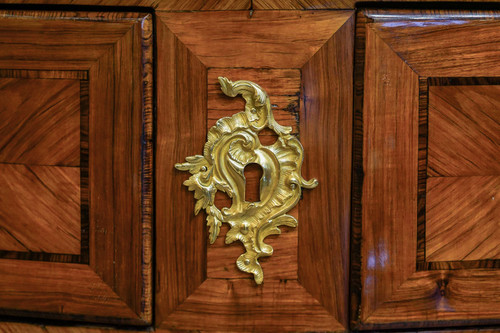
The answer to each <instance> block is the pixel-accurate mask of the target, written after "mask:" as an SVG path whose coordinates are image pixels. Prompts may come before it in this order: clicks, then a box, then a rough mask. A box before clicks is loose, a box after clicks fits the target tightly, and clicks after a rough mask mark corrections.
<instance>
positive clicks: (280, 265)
mask: <svg viewBox="0 0 500 333" xmlns="http://www.w3.org/2000/svg"><path fill="white" fill-rule="evenodd" d="M282 14H283V13H279V12H261V13H257V12H255V13H254V15H253V16H252V18H251V19H249V18H248V17H247V16H246V13H241V12H232V13H218V12H217V13H216V12H214V13H160V14H159V20H158V41H159V44H158V53H159V57H160V58H162V59H166V60H165V61H164V62H162V63H159V65H160V68H159V72H158V73H159V74H158V75H159V76H158V91H159V92H160V93H159V96H158V97H159V99H158V100H159V102H158V105H159V109H158V150H157V159H156V162H157V164H156V165H157V180H158V184H159V185H158V186H159V187H158V188H157V202H159V204H158V210H157V217H158V218H157V221H158V224H157V232H158V234H157V248H158V251H157V262H158V269H157V303H156V304H157V322H156V325H157V327H158V329H159V330H160V331H161V330H167V331H176V330H179V329H185V330H216V331H220V330H225V331H234V330H243V331H249V330H253V331H259V332H260V331H276V330H280V331H281V330H284V331H310V330H327V331H336V330H345V329H346V322H347V317H346V316H347V312H346V309H347V294H346V287H347V274H346V272H347V263H348V260H347V252H346V251H347V248H348V240H347V238H348V220H349V181H348V179H349V177H350V143H351V141H350V128H351V122H350V117H351V111H350V108H349V106H350V100H351V98H352V88H351V85H350V84H349V82H351V81H350V80H351V75H352V74H351V73H352V59H351V58H352V53H350V51H349V50H350V46H352V34H353V30H352V29H353V26H352V24H353V21H352V18H351V16H352V12H349V13H346V12H315V13H303V12H302V13H300V12H291V13H288V14H286V15H282ZM313 21H315V22H313ZM195 22H196V24H193V25H191V26H189V25H187V24H188V23H195ZM236 24H240V25H239V26H238V28H237V29H236V28H235V29H233V28H232V27H235V26H236ZM292 26H293V27H294V29H295V30H297V27H298V26H302V27H303V30H300V29H298V30H297V31H298V36H294V38H295V42H294V44H293V47H286V48H285V45H288V46H290V45H292V44H291V42H290V41H289V38H291V35H290V30H289V28H290V27H292ZM287 29H288V30H287ZM314 29H316V30H317V31H315V30H314ZM305 31H308V32H309V33H308V34H309V35H308V36H307V38H306V37H305V35H306V33H305ZM264 32H265V34H264ZM327 32H328V33H327ZM313 33H314V38H313V39H314V40H313V41H312V43H311V44H307V43H309V42H308V41H309V40H311V34H313ZM323 35H324V36H323ZM205 36H206V37H205ZM316 36H320V37H316ZM228 38H231V43H227V41H226V42H222V40H224V39H228ZM209 41H210V42H209ZM214 41H215V44H214ZM315 43H317V45H316V44H315ZM306 44H307V45H306ZM313 44H314V46H312V47H310V46H309V45H313ZM221 48H225V49H226V50H229V48H230V49H231V51H230V53H228V54H226V53H221ZM273 48H274V49H273ZM279 48H281V50H280V49H279ZM262 50H263V52H261V51H262ZM267 50H270V51H269V52H268V51H267ZM240 51H241V53H240ZM317 51H319V53H318V54H316V55H314V56H313V54H314V53H316V52H317ZM245 52H246V53H245ZM259 52H260V53H259ZM308 61H310V62H308ZM304 64H305V65H304ZM303 65H304V66H303ZM302 66H303V67H302ZM207 67H208V69H207ZM300 67H302V68H300ZM330 67H331V68H330ZM306 72H307V75H308V76H307V80H305V77H304V73H306ZM218 76H227V77H229V78H230V79H231V80H238V79H245V80H252V81H254V82H256V83H258V84H259V85H261V86H262V87H263V88H264V89H266V90H267V92H268V93H269V95H270V97H271V103H272V104H276V106H277V107H276V108H275V109H276V114H278V115H279V116H280V120H279V121H280V123H285V124H289V125H292V126H293V127H294V134H300V137H301V140H302V139H303V140H304V141H303V142H304V144H308V146H307V147H309V148H307V147H306V148H305V160H306V161H308V159H310V162H309V163H310V164H307V166H306V165H304V168H303V173H304V174H305V176H306V177H307V178H312V177H318V178H321V179H322V180H321V181H323V185H320V186H324V191H323V192H321V193H322V195H324V196H325V197H328V198H329V200H332V201H334V200H337V199H338V200H339V201H340V202H332V203H331V204H330V206H325V207H324V208H323V204H322V203H321V202H322V200H318V199H317V198H318V197H316V200H315V201H314V202H315V204H314V207H313V208H312V209H311V210H310V211H309V212H310V214H309V215H310V216H307V214H305V215H302V213H300V209H298V210H297V209H294V210H293V211H292V214H294V215H296V216H297V215H300V216H298V220H299V226H298V229H285V228H283V231H282V232H283V233H282V234H281V235H280V236H278V237H269V243H270V244H272V246H273V247H274V250H275V252H274V254H273V256H272V257H270V258H267V259H264V260H263V261H262V265H263V267H264V274H265V276H266V278H265V280H264V283H263V285H262V286H257V285H255V282H254V281H253V280H252V278H251V276H248V275H246V274H243V273H241V272H240V271H239V270H237V269H236V267H235V263H234V262H235V259H236V258H237V256H238V255H239V254H241V246H240V245H239V244H233V245H232V246H227V245H223V240H224V239H223V236H224V233H225V232H226V230H227V227H225V226H224V227H223V228H222V231H221V235H220V236H219V238H218V239H217V241H216V243H215V244H213V245H207V241H206V232H205V231H204V230H203V229H205V228H204V224H205V222H204V220H205V216H203V215H201V214H200V216H197V217H194V216H193V213H192V211H193V207H194V201H193V196H192V193H191V192H189V191H187V189H186V188H185V187H183V186H182V182H183V181H184V180H185V179H186V178H187V177H186V175H185V174H183V173H179V172H176V171H174V169H173V165H174V163H176V162H180V161H183V160H184V158H185V157H186V156H190V155H194V154H200V153H201V149H202V147H203V144H204V143H205V140H206V131H207V129H208V128H210V126H212V124H213V121H215V119H216V118H220V117H221V116H229V115H231V114H234V113H236V112H240V111H242V110H243V107H244V102H243V101H242V100H240V99H238V98H235V99H231V98H227V97H224V96H223V95H222V93H221V92H220V87H219V85H218V82H217V77H218ZM327 87H328V88H331V87H333V88H334V89H333V91H334V92H333V93H332V91H331V90H330V89H328V88H327ZM299 98H300V99H301V100H302V101H301V100H299ZM323 98H324V100H325V102H322V99H323ZM274 101H276V102H274ZM306 101H307V102H306ZM290 105H291V107H289V106H290ZM303 105H306V107H307V108H309V110H310V112H311V114H310V115H309V117H311V118H310V119H311V124H310V125H307V122H302V120H301V118H302V117H303V116H306V115H303V114H302V113H301V112H302V110H306V109H304V108H303ZM287 108H288V109H293V112H290V111H291V110H290V111H289V110H286V111H285V112H283V111H284V110H283V109H287ZM291 113H293V117H292V116H291ZM211 114H212V115H213V116H211ZM172 128H176V129H179V131H177V130H176V131H175V132H172V131H171V129H172ZM303 128H306V129H307V130H308V133H310V134H309V135H307V137H310V138H309V139H307V138H302V132H301V131H302V129H303ZM318 130H319V131H320V133H322V135H325V136H326V137H327V140H328V141H327V142H328V143H330V144H331V146H328V145H324V140H325V139H324V138H323V137H320V136H318V133H317V132H318ZM263 136H265V135H261V136H260V137H261V139H262V137H263ZM339 138H342V144H341V145H340V146H338V142H337V140H339ZM323 146H324V148H318V147H323ZM337 146H338V148H337ZM197 147H198V148H197ZM308 149H309V150H311V151H312V153H311V155H309V153H308ZM315 155H318V156H319V157H316V156H315ZM339 156H340V157H339ZM315 158H320V162H319V163H318V162H317V160H316V161H315ZM337 158H338V160H337ZM332 161H333V162H334V169H335V171H334V172H333V173H331V167H330V166H328V163H330V162H332ZM316 164H319V166H316ZM309 168H310V169H311V170H312V172H311V171H310V170H309ZM245 175H246V177H248V178H247V180H248V185H249V187H250V188H249V189H248V190H249V192H248V193H246V194H249V195H250V196H251V197H253V198H254V199H257V197H258V191H259V190H258V188H257V187H256V186H255V185H258V183H259V176H258V171H257V170H254V171H252V170H250V171H248V172H245ZM340 178H342V179H343V180H340ZM329 188H333V191H331V192H335V193H333V194H326V193H327V192H325V191H327V189H329ZM317 190H318V189H315V190H313V191H305V192H304V198H306V197H307V196H308V195H309V194H310V193H314V191H317ZM338 191H341V192H342V193H337V192H338ZM345 194H347V197H345V196H344V195H345ZM342 198H345V199H344V201H342V200H343V199H342ZM216 204H217V205H218V206H222V205H227V204H228V201H227V199H224V198H222V196H220V197H216ZM172 207H174V208H172ZM301 207H302V206H301ZM332 207H333V208H332ZM337 208H338V209H339V211H338V212H337V213H335V214H336V215H335V216H334V217H332V218H331V219H330V220H329V215H328V214H329V212H328V209H337ZM302 219H304V222H301V220H302ZM302 223H304V224H302ZM302 225H304V227H302ZM303 229H304V230H303ZM307 229H313V231H308V230H307ZM323 231H325V232H328V233H330V232H331V234H328V235H322V234H321V233H322V232H323ZM337 231H338V233H337ZM339 234H340V235H339ZM301 237H305V238H306V239H309V240H310V239H311V237H317V238H318V239H320V238H321V237H323V238H321V239H322V241H318V242H315V244H314V246H311V245H309V243H308V244H307V245H306V244H305V243H303V244H302V246H304V247H306V248H304V249H302V250H301V245H300V242H301ZM323 240H324V242H323ZM310 243H313V242H312V241H311V242H310ZM301 251H302V252H301ZM314 251H316V253H314ZM342 251H344V252H342ZM300 253H302V255H303V256H304V257H303V258H301V255H300ZM342 256H343V257H342ZM310 258H312V259H311V262H308V260H309V259H310ZM330 263H331V264H330ZM301 265H304V267H302V268H301V267H300V266H301ZM335 269H338V271H334V270H335ZM323 272H324V273H323ZM301 274H302V275H301ZM322 277H323V278H322ZM318 278H320V279H321V281H320V282H321V283H318ZM266 281H267V282H266ZM292 304H293V307H294V308H295V309H296V310H295V311H294V314H293V315H292V314H291V312H290V311H291V310H288V309H291V308H290V306H291V305H292ZM297 309H298V310H297ZM304 311H305V312H304ZM303 313H304V314H306V315H303Z"/></svg>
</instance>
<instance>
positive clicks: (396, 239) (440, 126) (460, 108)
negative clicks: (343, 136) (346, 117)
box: [351, 10, 500, 329]
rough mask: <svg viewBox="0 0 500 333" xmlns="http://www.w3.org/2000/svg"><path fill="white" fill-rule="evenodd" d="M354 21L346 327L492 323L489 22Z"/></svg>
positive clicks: (496, 316)
mask: <svg viewBox="0 0 500 333" xmlns="http://www.w3.org/2000/svg"><path fill="white" fill-rule="evenodd" d="M358 19H359V20H358V35H357V41H356V43H357V44H356V47H357V50H356V72H355V75H356V80H355V81H356V82H355V85H356V88H357V89H356V92H357V93H356V96H355V138H354V141H355V145H354V146H355V148H354V156H355V157H354V170H355V171H354V179H353V180H354V184H353V186H354V187H353V188H354V193H353V223H352V231H353V235H352V241H353V246H352V253H351V261H352V263H353V265H352V275H351V276H352V281H351V282H352V289H351V290H352V292H353V298H352V300H353V304H352V308H353V312H352V313H353V314H352V318H351V319H352V322H353V325H354V327H357V328H361V329H370V328H385V327H391V328H395V327H399V328H401V327H422V326H452V325H473V324H478V323H482V324H486V323H499V322H500V260H499V254H500V237H499V227H498V226H499V223H500V201H499V200H498V197H499V194H500V168H499V165H500V164H499V162H500V159H499V158H500V125H499V123H500V109H499V105H500V97H499V96H500V94H499V93H500V90H499V87H500V86H499V85H498V84H499V82H500V81H499V78H500V67H499V66H498V64H499V63H500V48H498V45H499V43H500V20H499V16H498V13H495V12H491V13H483V12H459V11H456V12H454V11H451V12H439V11H427V12H418V13H417V12H414V13H412V12H411V11H400V12H398V11H382V10H379V11H376V10H373V11H369V10H367V11H364V12H362V13H360V14H359V16H358Z"/></svg>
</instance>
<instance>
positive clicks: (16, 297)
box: [0, 259, 142, 324]
mask: <svg viewBox="0 0 500 333" xmlns="http://www.w3.org/2000/svg"><path fill="white" fill-rule="evenodd" d="M0 274H1V276H2V284H0V294H1V297H0V314H2V315H11V314H15V313H17V312H16V310H22V311H23V312H22V313H23V314H24V315H25V316H26V315H28V316H30V315H33V314H38V316H40V315H41V314H43V315H44V317H48V318H53V319H63V318H64V319H78V318H82V316H84V318H85V319H86V320H89V321H103V320H106V321H109V322H115V323H125V322H130V323H134V324H140V323H141V322H142V321H141V320H139V319H137V315H136V314H135V313H134V311H132V310H131V309H130V308H129V306H128V305H127V304H126V303H124V302H123V301H122V300H121V299H120V297H119V296H118V295H116V293H115V292H114V291H113V290H112V289H111V288H110V287H109V286H108V285H106V284H104V283H102V280H101V278H100V277H99V276H98V275H97V274H96V273H95V272H94V271H93V270H92V269H91V268H89V267H88V266H86V265H80V264H67V263H52V262H35V261H27V260H12V259H8V260H5V259H2V260H0ZM33 290H36V294H34V293H33ZM26 295H33V296H30V297H29V298H28V297H27V296H26Z"/></svg>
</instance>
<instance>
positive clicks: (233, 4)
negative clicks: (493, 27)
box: [0, 0, 496, 11]
mask: <svg viewBox="0 0 500 333" xmlns="http://www.w3.org/2000/svg"><path fill="white" fill-rule="evenodd" d="M424 1H425V2H435V1H434V0H424ZM359 2H360V1H356V0H1V1H0V3H1V4H23V3H26V4H51V5H90V6H140V7H146V8H151V9H155V10H159V11H218V10H252V11H256V10H317V9H354V8H356V6H357V5H358V7H359ZM366 2H371V3H373V4H374V5H377V3H380V2H383V3H385V2H396V3H395V4H394V7H400V6H399V2H402V3H405V2H413V1H412V0H403V1H395V0H368V1H366ZM442 2H457V1H452V0H442ZM458 2H496V0H459V1H458ZM363 3H364V2H363ZM432 5H435V4H434V3H432V4H430V6H432ZM409 6H410V5H409Z"/></svg>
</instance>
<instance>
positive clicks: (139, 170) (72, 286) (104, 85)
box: [0, 11, 153, 325]
mask: <svg viewBox="0 0 500 333" xmlns="http://www.w3.org/2000/svg"><path fill="white" fill-rule="evenodd" d="M20 26H22V29H19V27H20ZM0 30H1V33H0V45H1V46H0V49H1V52H0V54H1V55H0V68H1V69H2V70H5V71H4V73H3V74H5V75H9V73H8V72H9V70H10V71H11V72H12V73H14V72H16V71H17V72H22V71H25V72H26V73H32V74H33V73H35V72H37V71H41V73H42V72H47V71H48V72H50V73H52V74H51V75H53V76H57V73H58V72H59V73H64V72H65V71H69V72H70V73H71V71H74V72H75V73H84V74H85V75H84V76H85V77H86V78H87V81H86V85H85V89H86V90H87V91H88V98H87V100H86V102H85V103H87V104H88V110H89V112H88V125H89V126H88V130H86V128H85V127H82V129H83V131H82V130H81V133H80V138H82V139H83V138H88V142H87V143H85V145H84V146H85V149H87V151H88V162H85V163H87V164H88V171H86V172H83V171H85V170H86V168H85V163H83V164H81V169H82V170H83V171H82V170H81V171H80V172H81V175H82V177H83V178H82V181H81V185H82V187H83V186H84V185H85V186H88V192H89V193H88V206H89V207H88V210H87V209H85V207H84V206H82V219H83V217H84V215H85V214H88V219H89V223H88V226H87V228H88V236H86V237H87V238H88V239H83V238H82V242H87V243H88V244H87V247H86V248H83V247H82V255H84V256H85V257H86V260H84V261H82V262H80V263H68V262H54V260H55V259H54V258H52V257H50V256H40V257H37V258H31V260H20V259H26V258H20V259H0V314H2V315H23V316H27V315H29V316H33V317H44V318H54V319H71V320H80V321H96V322H109V323H119V324H135V325H147V324H149V323H151V320H152V309H151V306H152V295H151V293H152V286H151V282H152V276H151V271H152V265H151V260H152V245H151V237H152V191H153V189H152V186H153V183H152V162H153V160H152V153H153V151H152V144H153V137H152V130H153V128H152V120H153V107H152V102H153V95H152V93H153V87H152V84H153V80H152V76H153V68H152V64H153V59H152V50H153V48H152V43H153V39H152V16H151V15H149V14H137V13H97V12H49V11H2V12H0ZM14 33H15V36H16V38H15V39H13V38H12V36H13V34H14ZM6 73H7V74H6ZM5 75H4V76H5ZM85 103H84V104H85ZM84 141H85V140H84ZM85 142H86V141H85ZM82 197H83V196H82ZM40 236H41V237H51V235H40ZM52 241H53V242H57V239H53V240H52ZM56 259H57V258H56ZM56 261H58V260H56Z"/></svg>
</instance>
